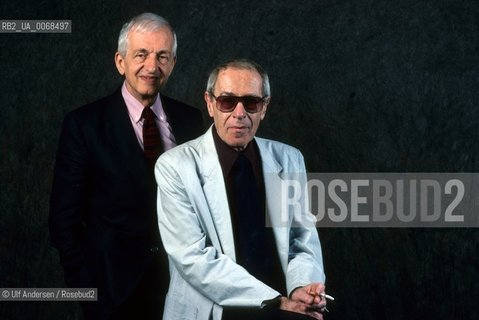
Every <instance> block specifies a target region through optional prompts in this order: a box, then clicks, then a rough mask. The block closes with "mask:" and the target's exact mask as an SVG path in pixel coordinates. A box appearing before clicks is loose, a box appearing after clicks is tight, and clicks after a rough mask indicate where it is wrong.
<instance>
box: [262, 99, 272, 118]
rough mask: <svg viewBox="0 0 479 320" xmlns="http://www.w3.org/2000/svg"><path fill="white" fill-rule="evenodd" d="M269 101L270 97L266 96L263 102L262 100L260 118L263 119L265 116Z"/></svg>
mask: <svg viewBox="0 0 479 320" xmlns="http://www.w3.org/2000/svg"><path fill="white" fill-rule="evenodd" d="M270 101H271V98H270V97H268V98H266V99H265V102H264V106H263V110H261V120H263V119H264V117H265V116H266V110H267V109H268V106H269V102H270Z"/></svg>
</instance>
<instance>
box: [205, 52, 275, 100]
mask: <svg viewBox="0 0 479 320" xmlns="http://www.w3.org/2000/svg"><path fill="white" fill-rule="evenodd" d="M228 68H232V69H246V70H253V71H256V72H258V73H259V75H260V76H261V80H262V87H263V88H262V94H263V97H270V96H271V89H270V86H269V77H268V74H267V73H266V71H264V69H263V68H262V67H261V66H260V65H259V64H257V63H256V62H253V61H251V60H248V59H235V60H230V61H227V62H225V63H222V64H220V65H219V66H217V67H216V68H214V69H213V71H211V73H210V76H209V77H208V82H207V84H206V91H207V92H209V93H211V94H213V90H214V89H215V85H216V81H217V80H218V74H219V73H220V71H222V70H226V69H228Z"/></svg>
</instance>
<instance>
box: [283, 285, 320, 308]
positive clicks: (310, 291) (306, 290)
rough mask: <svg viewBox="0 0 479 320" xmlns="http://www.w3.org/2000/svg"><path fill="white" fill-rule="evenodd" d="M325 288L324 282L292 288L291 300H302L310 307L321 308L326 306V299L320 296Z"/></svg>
mask: <svg viewBox="0 0 479 320" xmlns="http://www.w3.org/2000/svg"><path fill="white" fill-rule="evenodd" d="M325 290H326V287H325V286H324V284H322V283H319V282H315V283H311V284H308V285H307V286H304V287H299V288H296V289H294V291H293V292H292V293H291V300H293V301H298V302H302V303H304V304H306V305H309V306H310V307H312V308H316V309H319V310H322V309H324V308H325V307H326V299H325V298H324V297H323V296H321V294H322V293H324V291H325Z"/></svg>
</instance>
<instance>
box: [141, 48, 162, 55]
mask: <svg viewBox="0 0 479 320" xmlns="http://www.w3.org/2000/svg"><path fill="white" fill-rule="evenodd" d="M133 52H134V53H138V52H143V53H155V54H163V53H168V54H171V52H170V51H169V50H160V51H156V52H151V51H149V50H147V49H145V48H140V49H136V50H134V51H133Z"/></svg>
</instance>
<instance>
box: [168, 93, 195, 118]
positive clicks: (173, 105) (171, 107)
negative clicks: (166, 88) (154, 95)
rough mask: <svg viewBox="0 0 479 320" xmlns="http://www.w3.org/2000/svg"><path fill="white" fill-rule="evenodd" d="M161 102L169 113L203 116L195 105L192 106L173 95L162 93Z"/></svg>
mask: <svg viewBox="0 0 479 320" xmlns="http://www.w3.org/2000/svg"><path fill="white" fill-rule="evenodd" d="M160 99H161V103H162V104H163V108H165V110H166V112H168V113H183V114H186V113H189V114H193V115H197V116H201V111H200V110H199V109H197V108H195V107H193V106H190V105H188V104H186V103H184V102H181V101H179V100H176V99H173V98H171V97H168V96H165V95H163V94H160Z"/></svg>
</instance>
